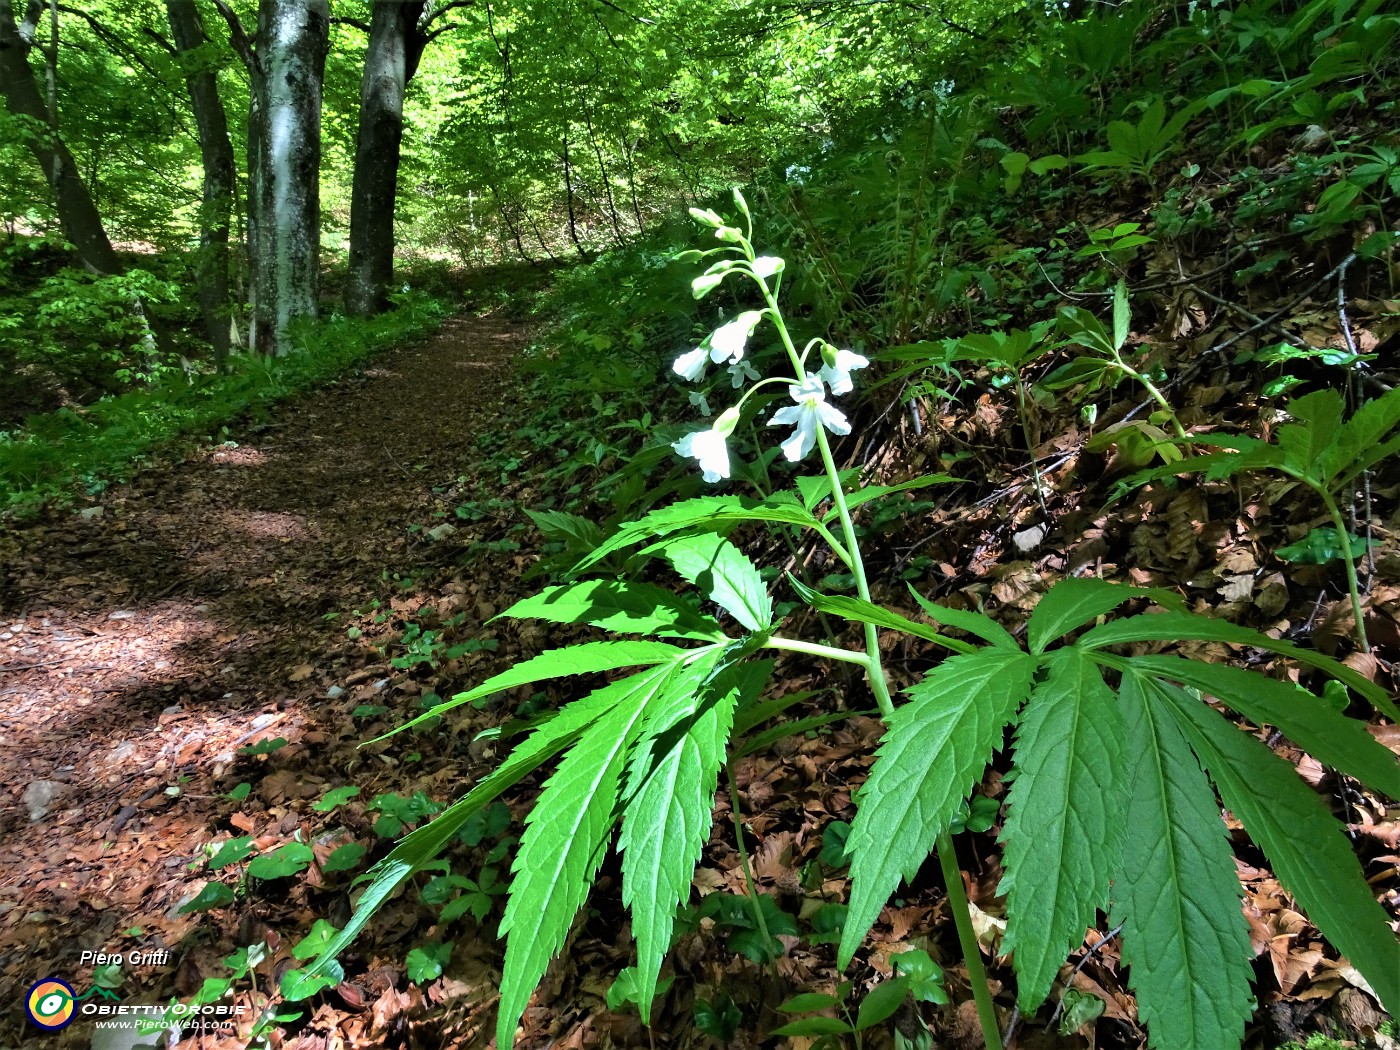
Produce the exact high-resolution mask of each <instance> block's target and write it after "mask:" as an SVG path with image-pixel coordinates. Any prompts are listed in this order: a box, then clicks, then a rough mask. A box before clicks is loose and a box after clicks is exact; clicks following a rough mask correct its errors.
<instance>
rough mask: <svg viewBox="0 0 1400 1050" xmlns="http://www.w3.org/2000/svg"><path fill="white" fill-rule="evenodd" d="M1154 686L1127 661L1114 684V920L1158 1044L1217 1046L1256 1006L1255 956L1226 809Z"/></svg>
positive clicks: (1182, 1048)
mask: <svg viewBox="0 0 1400 1050" xmlns="http://www.w3.org/2000/svg"><path fill="white" fill-rule="evenodd" d="M1159 688H1160V687H1159V685H1158V683H1157V682H1156V681H1155V680H1153V679H1151V678H1148V677H1146V676H1144V675H1141V674H1138V673H1137V672H1135V671H1132V670H1129V671H1128V672H1126V673H1125V674H1124V675H1123V683H1122V687H1121V690H1120V692H1119V697H1120V702H1121V705H1122V708H1123V715H1124V720H1125V723H1126V735H1125V737H1124V742H1125V745H1126V748H1127V753H1128V767H1127V771H1126V774H1127V784H1128V806H1127V810H1126V811H1125V812H1124V814H1123V827H1124V840H1123V853H1122V864H1121V866H1120V868H1119V870H1118V871H1117V872H1116V873H1115V874H1114V876H1113V880H1114V881H1113V885H1114V896H1115V897H1116V898H1117V899H1116V900H1115V901H1114V905H1113V919H1112V921H1115V922H1121V923H1122V924H1123V957H1124V959H1125V960H1126V961H1127V963H1128V965H1129V966H1130V967H1131V969H1130V971H1129V976H1130V977H1131V980H1132V986H1133V990H1134V991H1135V992H1136V993H1137V1002H1138V1014H1139V1016H1140V1017H1141V1018H1142V1020H1143V1021H1144V1022H1146V1024H1147V1033H1148V1040H1149V1042H1150V1043H1151V1045H1152V1046H1154V1047H1159V1048H1161V1050H1220V1048H1222V1047H1231V1046H1238V1045H1239V1043H1240V1039H1241V1038H1242V1036H1243V1034H1244V1022H1245V1021H1246V1020H1248V1018H1249V1015H1250V1013H1251V1011H1252V1004H1251V1002H1250V990H1249V981H1250V976H1251V973H1252V970H1251V967H1250V959H1251V957H1252V955H1253V953H1252V951H1251V950H1250V946H1249V934H1248V929H1247V926H1246V923H1245V921H1244V917H1243V916H1242V915H1241V914H1240V882H1239V878H1238V876H1237V875H1236V873H1235V862H1234V857H1233V855H1232V853H1231V850H1230V843H1229V839H1228V837H1227V835H1226V829H1225V823H1224V821H1222V820H1221V819H1220V806H1219V804H1218V803H1217V802H1216V800H1215V792H1214V791H1212V790H1211V787H1210V782H1209V781H1208V780H1207V779H1206V775H1205V773H1204V772H1202V770H1201V767H1200V764H1199V763H1198V762H1197V761H1196V757H1195V756H1194V755H1193V754H1192V753H1191V749H1190V747H1189V746H1188V745H1187V742H1186V738H1185V737H1184V736H1183V735H1182V730H1181V728H1180V727H1179V726H1178V725H1177V723H1176V720H1175V715H1174V711H1173V709H1172V708H1171V707H1170V705H1164V704H1163V703H1162V702H1161V701H1160V700H1158V699H1157V698H1156V691H1157V690H1158V689H1159Z"/></svg>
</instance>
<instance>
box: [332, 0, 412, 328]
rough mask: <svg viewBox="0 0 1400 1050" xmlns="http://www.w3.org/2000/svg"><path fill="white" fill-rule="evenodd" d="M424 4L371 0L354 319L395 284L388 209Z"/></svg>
mask: <svg viewBox="0 0 1400 1050" xmlns="http://www.w3.org/2000/svg"><path fill="white" fill-rule="evenodd" d="M425 6H426V3H425V0H374V13H373V16H372V18H371V21H370V30H369V46H368V47H367V49H366V51H365V72H364V76H363V78H362V79H361V81H360V126H359V131H358V133H357V136H356V140H355V172H354V179H353V184H352V187H351V191H350V273H349V279H348V281H347V283H346V287H345V308H346V310H347V312H349V313H350V314H351V315H353V316H358V317H368V316H371V315H373V314H377V313H380V312H381V311H382V310H383V309H384V308H385V306H386V305H388V299H387V297H386V292H387V289H388V287H389V285H390V284H392V283H393V279H394V204H395V201H396V200H397V198H398V181H399V157H400V152H401V146H402V143H403V101H404V93H405V91H406V90H407V88H408V82H409V81H410V80H412V79H413V74H414V73H415V72H417V70H418V62H419V60H420V59H421V58H422V57H423V48H424V47H425V46H426V44H427V42H428V36H427V34H426V32H425V31H424V27H423V24H422V20H423V10H424V7H425Z"/></svg>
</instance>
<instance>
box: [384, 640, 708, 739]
mask: <svg viewBox="0 0 1400 1050" xmlns="http://www.w3.org/2000/svg"><path fill="white" fill-rule="evenodd" d="M687 653H691V654H693V653H694V650H686V649H680V648H677V647H676V646H674V645H668V644H667V643H665V642H651V641H631V640H626V641H610V642H585V643H584V644H583V645H575V646H571V647H569V648H567V649H551V650H549V651H548V652H545V653H540V654H539V655H538V656H533V657H531V658H530V659H528V660H526V661H525V662H523V663H518V664H516V665H515V666H514V667H512V668H510V669H509V670H506V671H502V672H501V673H500V674H498V675H493V676H492V677H490V678H488V679H487V680H486V681H484V682H482V683H481V684H480V685H479V686H477V687H476V688H475V689H469V690H467V691H466V692H465V693H457V694H456V695H455V696H453V697H452V699H451V700H445V701H443V702H442V703H440V704H438V705H436V706H435V707H432V708H430V709H429V710H427V711H424V712H423V713H422V714H421V715H419V716H418V717H417V718H415V719H413V720H412V721H411V722H405V723H404V724H403V725H401V726H399V727H398V728H397V729H394V730H391V731H390V732H388V733H385V734H384V735H383V736H379V737H375V740H383V739H384V737H388V736H393V735H394V734H395V733H401V732H403V731H404V730H405V729H408V728H410V727H412V726H416V725H418V724H419V723H420V722H426V721H427V720H428V719H430V718H433V717H435V716H437V715H441V714H443V713H444V712H446V711H450V710H452V709H453V708H454V707H460V706H461V705H462V704H470V703H475V702H476V701H478V700H483V699H485V698H486V697H488V696H491V695H492V694H494V693H499V692H503V691H504V690H506V689H514V688H515V687H516V686H521V685H532V684H534V683H535V682H542V681H545V680H547V679H551V678H564V677H567V676H569V675H576V674H592V673H594V672H597V671H614V670H616V669H617V668H619V667H640V666H642V665H646V664H663V663H669V662H671V661H674V660H678V659H680V658H681V657H683V656H685V655H687ZM369 743H374V740H371V741H369Z"/></svg>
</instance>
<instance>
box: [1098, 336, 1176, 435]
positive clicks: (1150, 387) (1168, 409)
mask: <svg viewBox="0 0 1400 1050" xmlns="http://www.w3.org/2000/svg"><path fill="white" fill-rule="evenodd" d="M1113 361H1114V363H1115V364H1116V365H1117V366H1118V368H1119V370H1120V371H1122V373H1123V374H1124V375H1125V376H1127V377H1128V378H1129V379H1132V380H1134V381H1136V382H1138V383H1140V384H1141V385H1142V388H1143V389H1144V390H1146V391H1147V393H1148V394H1149V395H1151V397H1152V400H1153V401H1156V402H1157V404H1158V405H1159V406H1160V407H1161V409H1162V411H1163V412H1165V413H1166V414H1167V416H1168V417H1169V418H1170V419H1171V421H1172V427H1173V428H1174V429H1175V430H1176V436H1177V437H1179V438H1184V437H1186V428H1185V427H1183V426H1182V425H1181V420H1179V419H1177V418H1176V410H1175V409H1173V408H1172V406H1171V402H1170V401H1168V400H1167V399H1166V398H1165V397H1163V396H1162V392H1161V391H1160V390H1158V389H1157V384H1156V383H1154V382H1152V380H1151V379H1149V378H1148V377H1147V376H1145V375H1143V374H1142V373H1141V372H1139V371H1138V370H1137V369H1136V368H1134V367H1133V366H1132V365H1130V364H1128V363H1127V362H1126V361H1124V360H1123V358H1122V357H1120V356H1119V355H1118V352H1117V351H1114V353H1113Z"/></svg>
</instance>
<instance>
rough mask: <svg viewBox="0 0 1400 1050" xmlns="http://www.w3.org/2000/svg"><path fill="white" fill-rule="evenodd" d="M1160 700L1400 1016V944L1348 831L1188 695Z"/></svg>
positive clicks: (1248, 825)
mask: <svg viewBox="0 0 1400 1050" xmlns="http://www.w3.org/2000/svg"><path fill="white" fill-rule="evenodd" d="M1158 695H1159V696H1160V697H1161V698H1162V699H1163V700H1165V701H1167V702H1169V703H1171V704H1172V706H1173V707H1174V708H1175V713H1176V715H1177V720H1178V723H1179V724H1180V725H1181V726H1182V728H1183V729H1184V730H1185V732H1186V735H1187V738H1188V739H1189V740H1190V742H1191V747H1192V749H1193V750H1194V751H1195V752H1196V754H1197V756H1198V757H1199V758H1200V759H1201V763H1202V765H1204V766H1205V767H1206V770H1207V771H1208V772H1209V773H1210V775H1211V779H1213V780H1214V781H1215V784H1216V786H1217V787H1218V788H1219V789H1220V796H1221V798H1222V799H1223V800H1224V802H1225V805H1226V806H1227V807H1229V809H1230V810H1231V811H1232V812H1233V813H1234V814H1235V816H1237V817H1238V818H1239V819H1240V820H1241V821H1242V822H1243V824H1244V826H1245V830H1247V831H1248V832H1249V836H1250V838H1252V839H1253V840H1254V842H1255V843H1256V844H1257V845H1258V846H1259V848H1260V849H1262V850H1263V851H1264V853H1265V855H1266V856H1267V857H1268V858H1269V863H1270V864H1271V866H1272V867H1273V870H1274V873H1275V874H1276V875H1277V876H1278V878H1279V881H1280V882H1281V883H1283V885H1284V887H1285V888H1286V889H1287V890H1288V891H1289V892H1290V893H1292V894H1293V896H1294V897H1296V898H1297V899H1298V903H1299V904H1300V905H1302V907H1303V909H1304V911H1306V912H1307V915H1308V918H1310V919H1311V920H1312V921H1313V922H1314V923H1316V925H1317V928H1318V929H1320V930H1321V931H1322V933H1323V935H1324V936H1325V937H1326V938H1327V939H1328V940H1329V941H1331V942H1332V943H1333V944H1334V945H1336V947H1337V948H1338V949H1339V950H1340V951H1341V952H1342V953H1343V954H1344V955H1346V957H1347V958H1348V959H1349V960H1350V961H1351V964H1352V965H1353V966H1355V967H1356V968H1357V969H1358V970H1360V971H1361V973H1362V974H1363V975H1364V976H1365V978H1366V980H1367V981H1368V982H1370V985H1371V987H1372V988H1373V989H1374V990H1375V992H1376V995H1377V996H1378V997H1379V998H1380V1001H1381V1006H1382V1007H1383V1008H1384V1009H1385V1010H1386V1011H1387V1012H1389V1013H1392V1014H1394V1013H1396V1012H1397V1011H1400V943H1397V942H1396V940H1395V934H1394V933H1393V932H1391V929H1390V923H1389V920H1388V917H1387V915H1386V913H1385V911H1384V909H1382V908H1381V906H1380V905H1379V904H1377V903H1376V899H1375V897H1373V896H1372V895H1371V888H1370V887H1369V886H1368V885H1366V880H1365V878H1364V877H1363V875H1362V872H1361V865H1360V864H1359V863H1358V862H1357V860H1356V856H1355V854H1353V853H1352V851H1351V846H1350V844H1349V843H1348V842H1347V840H1346V837H1345V835H1344V834H1343V831H1342V826H1341V825H1340V824H1339V823H1337V821H1336V820H1335V819H1334V818H1333V817H1332V815H1331V814H1330V813H1328V812H1327V810H1326V808H1325V807H1324V806H1323V804H1322V801H1321V800H1320V799H1319V798H1318V797H1317V795H1315V794H1314V793H1313V792H1312V791H1311V790H1309V789H1308V787H1307V786H1306V785H1305V784H1304V783H1303V782H1302V781H1301V780H1299V779H1298V775H1297V772H1296V771H1295V770H1294V768H1293V766H1292V764H1290V763H1288V762H1285V761H1284V760H1283V759H1281V758H1279V757H1278V756H1277V755H1275V754H1274V753H1273V752H1272V751H1270V750H1269V749H1268V748H1267V747H1265V746H1264V745H1263V744H1261V743H1260V742H1259V741H1257V740H1255V739H1254V738H1253V737H1251V736H1249V735H1248V734H1246V733H1244V732H1242V731H1240V730H1239V729H1236V728H1235V727H1234V726H1233V725H1231V724H1230V723H1229V722H1227V721H1226V720H1225V719H1224V718H1223V717H1222V716H1221V715H1220V714H1218V713H1217V712H1215V711H1213V710H1211V708H1210V707H1209V706H1208V705H1207V704H1205V703H1203V702H1201V701H1200V700H1197V699H1195V698H1193V697H1191V696H1188V695H1187V694H1186V693H1185V691H1184V690H1181V689H1178V688H1176V687H1174V686H1170V685H1165V684H1162V685H1160V687H1159V689H1158Z"/></svg>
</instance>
